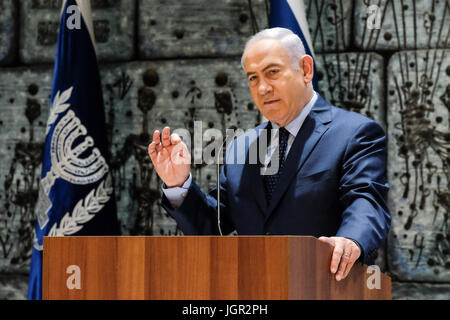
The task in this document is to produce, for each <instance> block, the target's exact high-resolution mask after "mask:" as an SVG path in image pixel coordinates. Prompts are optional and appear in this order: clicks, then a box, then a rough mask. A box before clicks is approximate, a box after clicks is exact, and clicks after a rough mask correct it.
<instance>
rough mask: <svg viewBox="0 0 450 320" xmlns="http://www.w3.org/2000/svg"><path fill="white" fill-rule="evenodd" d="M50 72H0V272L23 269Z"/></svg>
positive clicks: (32, 218)
mask: <svg viewBox="0 0 450 320" xmlns="http://www.w3.org/2000/svg"><path fill="white" fill-rule="evenodd" d="M51 74H52V70H51V69H50V68H49V67H43V68H33V69H27V68H15V69H3V70H2V71H1V72H0V88H1V96H0V159H2V160H1V161H2V165H1V166H0V270H3V271H10V272H12V271H14V270H21V271H24V270H28V267H29V258H30V255H31V252H30V250H31V247H32V240H33V235H34V225H35V221H36V220H35V216H34V205H35V203H36V200H37V195H38V181H39V178H40V175H41V162H42V150H43V143H42V142H43V140H44V134H45V124H46V123H47V114H48V113H47V110H48V101H49V94H50V85H51V76H52V75H51Z"/></svg>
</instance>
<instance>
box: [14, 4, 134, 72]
mask: <svg viewBox="0 0 450 320" xmlns="http://www.w3.org/2000/svg"><path fill="white" fill-rule="evenodd" d="M61 3H62V2H61V0H29V1H20V4H21V35H20V58H21V60H22V62H24V63H30V64H31V63H43V62H53V61H54V59H55V53H56V41H57V35H58V27H59V22H60V16H59V14H60V12H61ZM91 4H92V19H93V21H94V33H95V37H96V43H97V57H98V58H99V60H108V61H115V60H130V59H131V58H132V57H133V55H134V31H135V30H134V29H135V27H134V26H135V18H134V13H135V10H136V9H135V6H136V2H135V0H92V1H91Z"/></svg>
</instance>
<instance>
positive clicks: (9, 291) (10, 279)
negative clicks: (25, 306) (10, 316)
mask: <svg viewBox="0 0 450 320" xmlns="http://www.w3.org/2000/svg"><path fill="white" fill-rule="evenodd" d="M27 291H28V276H23V275H12V274H6V275H1V276H0V300H25V299H26V298H27Z"/></svg>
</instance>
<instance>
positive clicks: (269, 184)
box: [263, 127, 289, 206]
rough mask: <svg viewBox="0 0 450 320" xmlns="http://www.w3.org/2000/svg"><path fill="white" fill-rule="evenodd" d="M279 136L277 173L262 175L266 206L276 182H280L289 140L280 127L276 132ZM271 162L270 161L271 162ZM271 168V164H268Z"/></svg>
mask: <svg viewBox="0 0 450 320" xmlns="http://www.w3.org/2000/svg"><path fill="white" fill-rule="evenodd" d="M278 134H279V139H280V140H279V141H280V144H279V148H278V164H279V166H278V171H277V172H276V173H275V174H272V175H264V176H263V179H264V189H265V191H266V199H267V206H269V204H270V200H272V194H273V192H274V190H275V188H276V187H277V185H278V181H279V180H280V177H281V174H282V172H283V165H284V155H285V153H286V149H287V145H288V139H289V131H287V130H286V129H285V128H283V127H281V128H280V129H279V131H278ZM276 154H277V150H275V151H274V153H273V155H272V159H273V157H274V156H276ZM271 162H272V161H271ZM270 166H272V164H270Z"/></svg>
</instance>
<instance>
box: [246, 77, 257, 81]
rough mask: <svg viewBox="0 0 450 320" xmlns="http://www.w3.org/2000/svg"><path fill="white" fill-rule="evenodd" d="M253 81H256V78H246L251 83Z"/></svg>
mask: <svg viewBox="0 0 450 320" xmlns="http://www.w3.org/2000/svg"><path fill="white" fill-rule="evenodd" d="M255 79H256V77H250V78H248V81H250V82H252V81H254V80H255Z"/></svg>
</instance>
